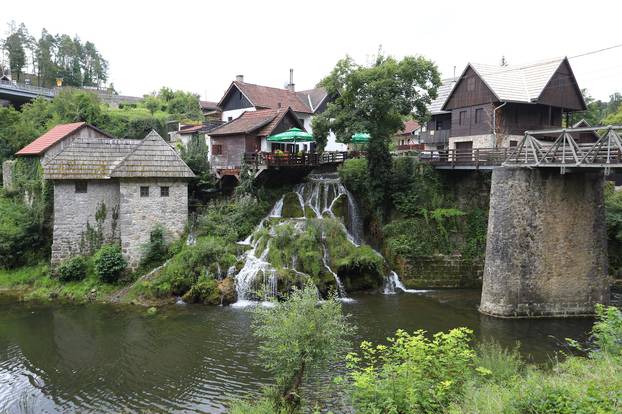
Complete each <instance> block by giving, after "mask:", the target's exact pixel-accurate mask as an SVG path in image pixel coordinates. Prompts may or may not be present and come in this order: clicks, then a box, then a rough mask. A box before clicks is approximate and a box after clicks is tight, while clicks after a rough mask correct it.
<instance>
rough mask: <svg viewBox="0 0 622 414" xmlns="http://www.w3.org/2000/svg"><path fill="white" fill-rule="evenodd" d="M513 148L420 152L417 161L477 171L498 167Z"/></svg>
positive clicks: (436, 165)
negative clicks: (483, 168) (482, 168)
mask: <svg viewBox="0 0 622 414" xmlns="http://www.w3.org/2000/svg"><path fill="white" fill-rule="evenodd" d="M513 151H514V148H474V149H471V148H469V149H446V150H430V151H420V152H419V159H420V160H421V161H425V162H427V163H429V164H431V165H433V166H435V167H448V168H465V167H470V168H474V169H478V168H481V167H494V166H500V165H501V164H502V163H503V162H504V161H505V160H506V159H507V158H508V156H509V155H510V154H511V153H512V152H513Z"/></svg>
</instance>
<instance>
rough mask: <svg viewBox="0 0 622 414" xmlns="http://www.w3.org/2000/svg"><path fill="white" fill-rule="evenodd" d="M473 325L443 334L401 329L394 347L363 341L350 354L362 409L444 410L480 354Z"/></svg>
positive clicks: (355, 397)
mask: <svg viewBox="0 0 622 414" xmlns="http://www.w3.org/2000/svg"><path fill="white" fill-rule="evenodd" d="M471 336H472V332H471V331H470V330H469V329H467V328H457V329H452V330H451V331H449V332H448V333H444V332H439V333H437V334H434V336H433V337H432V339H428V338H427V337H426V332H425V331H422V330H419V331H416V332H415V333H414V334H413V335H410V334H408V333H407V332H405V331H402V330H398V331H397V332H396V334H395V336H394V337H393V338H389V345H388V346H385V345H376V346H374V345H373V344H371V343H370V342H363V343H362V344H361V354H360V355H358V354H354V353H351V354H349V355H348V359H347V361H348V366H349V368H350V369H352V370H353V371H352V374H351V375H352V380H353V389H352V398H353V404H354V408H355V409H356V412H358V413H363V414H364V413H442V412H445V409H446V407H448V406H449V404H450V403H451V402H452V401H454V400H455V399H456V398H457V397H459V396H460V395H461V394H462V390H463V386H464V384H465V383H466V381H467V380H468V379H469V378H471V376H472V373H473V367H474V362H475V352H474V351H473V350H472V348H471V347H470V345H469V342H470V341H471Z"/></svg>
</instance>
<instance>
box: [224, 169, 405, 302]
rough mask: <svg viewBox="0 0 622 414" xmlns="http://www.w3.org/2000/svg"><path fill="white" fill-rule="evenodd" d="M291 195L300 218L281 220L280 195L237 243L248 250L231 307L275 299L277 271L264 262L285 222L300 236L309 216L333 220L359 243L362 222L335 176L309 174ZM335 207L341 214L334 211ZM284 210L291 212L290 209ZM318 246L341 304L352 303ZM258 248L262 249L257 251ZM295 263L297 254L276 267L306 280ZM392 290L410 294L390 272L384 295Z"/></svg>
mask: <svg viewBox="0 0 622 414" xmlns="http://www.w3.org/2000/svg"><path fill="white" fill-rule="evenodd" d="M294 193H295V194H296V196H297V198H298V202H299V203H300V208H301V210H302V216H301V217H290V218H288V217H283V204H284V201H285V199H286V197H285V196H283V197H281V198H280V199H279V200H278V201H277V202H276V203H275V205H274V206H273V207H272V209H271V210H270V213H269V214H268V215H267V216H266V217H265V218H264V219H263V220H262V221H261V222H260V223H259V225H258V226H257V227H256V229H255V231H254V232H253V234H252V235H250V236H248V237H247V238H246V239H244V240H242V241H239V242H238V244H240V245H245V246H249V247H250V249H249V250H248V251H247V252H246V253H245V254H244V257H243V260H244V266H243V267H242V269H241V270H240V271H239V272H237V274H236V275H235V286H236V291H237V295H238V301H237V302H236V303H235V304H233V306H237V307H244V306H247V305H249V304H253V303H258V302H260V301H263V302H264V303H268V302H267V301H270V300H273V299H275V298H277V296H278V289H277V287H278V274H277V269H276V268H275V267H274V266H273V265H272V264H271V263H270V262H269V261H268V255H269V252H270V244H271V240H272V238H273V237H274V236H276V230H275V229H276V228H277V227H278V226H279V225H282V224H285V223H288V224H290V225H293V226H292V227H293V231H294V232H296V233H302V232H303V231H305V229H306V226H307V223H308V222H307V219H306V217H307V216H308V215H309V214H311V216H314V217H315V218H317V219H320V220H321V219H323V218H324V217H331V218H337V219H339V223H341V226H342V228H343V231H344V234H345V235H346V236H347V239H348V240H349V241H350V242H351V243H352V244H353V245H355V246H359V245H360V244H361V243H363V223H362V221H361V216H360V213H359V209H358V206H357V205H356V201H355V200H354V197H353V196H352V194H350V192H349V191H348V189H347V188H346V187H345V186H344V185H343V184H341V181H340V179H339V176H338V174H337V173H329V174H321V175H320V174H310V175H309V177H308V180H307V182H305V183H303V184H299V185H297V186H296V187H295V188H294ZM288 200H289V199H288ZM340 200H341V201H340ZM289 202H291V201H288V203H289ZM337 206H339V208H340V209H341V211H339V210H338V207H337ZM287 210H288V211H291V208H288V209H287ZM346 210H347V212H346ZM342 213H343V214H342ZM288 214H291V213H288ZM338 216H339V217H338ZM269 219H272V220H269ZM275 219H278V220H275ZM267 235H268V236H269V237H268V236H267ZM266 237H268V240H266V239H265V238H266ZM322 238H324V235H322ZM321 247H322V249H323V257H322V262H323V265H324V268H325V270H326V272H328V274H330V275H332V276H333V277H334V279H335V285H336V287H337V293H338V295H339V297H340V298H341V299H342V300H344V301H347V300H352V299H350V298H348V295H347V292H346V290H345V287H344V285H343V282H342V281H341V280H340V278H339V275H338V274H337V273H336V272H335V271H334V270H333V269H332V268H331V265H330V257H329V251H328V248H327V245H326V244H325V243H322V246H321ZM260 249H263V250H261V251H260ZM378 254H380V253H378ZM298 261H299V260H298V257H297V254H296V253H294V254H293V255H292V257H291V258H287V259H286V261H285V263H282V264H281V265H280V268H281V269H285V270H288V271H292V272H294V273H295V274H297V275H299V276H303V277H310V276H309V275H307V274H305V273H303V272H301V271H300V270H299V269H296V267H297V265H298ZM290 266H291V267H290ZM234 272H235V268H233V270H232V269H231V268H230V269H229V270H228V271H227V275H231V274H232V273H234ZM396 288H397V289H401V290H403V291H405V292H409V291H410V290H408V289H405V288H404V286H403V285H402V284H401V282H400V281H399V277H397V274H395V273H394V272H392V273H391V274H390V275H389V276H388V277H387V282H386V286H385V293H391V292H395V289H396Z"/></svg>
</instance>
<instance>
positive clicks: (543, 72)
mask: <svg viewBox="0 0 622 414" xmlns="http://www.w3.org/2000/svg"><path fill="white" fill-rule="evenodd" d="M564 62H565V63H568V59H567V58H565V57H564V58H556V59H551V60H546V61H542V62H536V63H531V64H526V65H508V66H497V65H486V64H481V63H469V64H468V65H467V67H466V68H465V69H464V71H463V72H462V75H461V76H460V78H459V81H458V82H461V81H462V80H463V79H462V78H463V76H464V74H465V73H466V72H467V70H468V69H469V68H471V69H473V70H474V71H475V73H476V74H477V75H478V76H479V77H480V78H481V80H482V81H483V82H484V83H485V84H486V86H487V87H488V88H489V89H490V91H491V92H492V93H493V94H494V95H495V96H496V98H497V99H498V101H499V102H522V103H533V102H536V101H537V100H538V98H539V97H540V95H542V92H543V91H544V89H545V88H546V86H547V85H548V84H549V82H550V80H551V78H552V77H553V75H554V74H555V72H556V71H557V69H558V68H559V67H560V66H561V65H562V64H563V63H564ZM568 67H570V64H568ZM571 71H572V69H571ZM573 78H574V75H573ZM446 102H447V100H446V101H445V103H446ZM444 106H445V104H443V107H444Z"/></svg>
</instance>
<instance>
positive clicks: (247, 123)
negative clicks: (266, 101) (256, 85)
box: [209, 108, 304, 137]
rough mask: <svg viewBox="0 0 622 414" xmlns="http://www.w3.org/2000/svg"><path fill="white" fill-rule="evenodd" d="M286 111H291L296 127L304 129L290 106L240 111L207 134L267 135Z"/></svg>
mask: <svg viewBox="0 0 622 414" xmlns="http://www.w3.org/2000/svg"><path fill="white" fill-rule="evenodd" d="M288 112H289V113H291V115H292V119H294V120H295V122H296V123H298V127H299V128H303V129H304V126H302V125H300V121H298V118H297V117H296V116H295V115H294V113H293V112H292V110H291V108H281V109H260V110H258V111H246V112H244V113H242V115H240V116H239V117H238V118H236V119H234V120H233V121H230V122H227V123H226V124H224V125H223V126H221V127H218V128H215V129H213V130H212V131H211V132H210V133H209V135H210V136H222V135H240V134H251V133H253V134H255V135H257V136H260V137H262V136H269V135H271V134H272V131H274V129H275V128H276V127H277V126H278V125H279V123H280V122H281V120H282V119H283V118H284V117H285V116H286V115H287V113H288Z"/></svg>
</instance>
